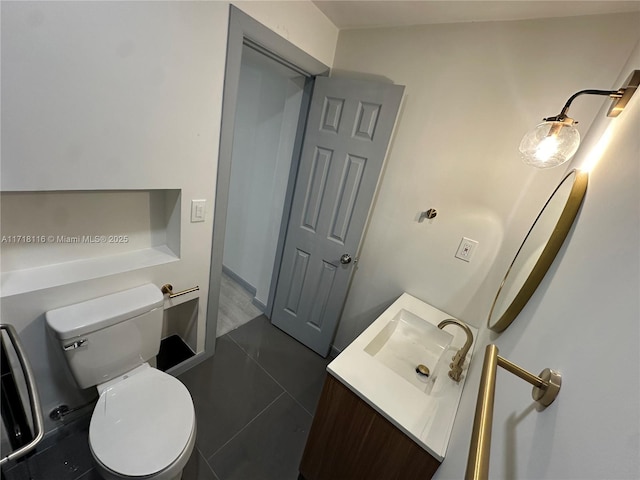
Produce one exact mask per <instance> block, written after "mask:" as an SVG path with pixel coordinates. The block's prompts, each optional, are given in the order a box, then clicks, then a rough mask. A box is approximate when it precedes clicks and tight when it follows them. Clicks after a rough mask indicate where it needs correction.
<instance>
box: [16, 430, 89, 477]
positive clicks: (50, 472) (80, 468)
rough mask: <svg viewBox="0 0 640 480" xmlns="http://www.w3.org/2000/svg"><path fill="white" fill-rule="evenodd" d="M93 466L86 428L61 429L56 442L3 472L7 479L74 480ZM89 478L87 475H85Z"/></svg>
mask: <svg viewBox="0 0 640 480" xmlns="http://www.w3.org/2000/svg"><path fill="white" fill-rule="evenodd" d="M92 468H93V458H92V456H91V452H90V450H89V429H88V425H87V427H86V429H84V428H83V429H80V430H75V431H72V432H68V431H65V430H64V429H61V431H60V432H59V433H58V439H57V442H56V443H55V444H54V445H53V446H51V447H49V448H47V449H46V450H43V451H40V452H38V453H36V454H35V455H32V456H31V457H29V458H27V459H25V460H23V461H21V462H20V463H18V464H17V466H16V467H15V468H13V469H11V470H9V471H7V472H6V475H5V478H6V479H7V480H52V479H55V480H76V479H77V478H79V477H81V476H82V475H83V474H85V473H87V472H88V471H90V470H91V469H92ZM88 478H90V477H88Z"/></svg>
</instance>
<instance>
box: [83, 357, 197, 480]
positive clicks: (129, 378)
mask: <svg viewBox="0 0 640 480" xmlns="http://www.w3.org/2000/svg"><path fill="white" fill-rule="evenodd" d="M99 391H100V392H101V393H100V398H99V399H98V403H97V404H96V407H95V409H94V411H93V415H92V417H91V424H90V426H89V444H90V446H91V450H92V452H93V454H94V456H95V457H96V460H98V461H99V462H100V463H102V465H104V466H105V467H106V468H108V469H109V470H111V471H113V472H115V473H117V474H120V475H122V476H130V477H136V476H138V477H142V476H148V475H153V474H155V473H157V472H160V471H162V470H164V469H165V468H167V467H168V466H170V465H171V464H172V463H173V462H174V461H175V460H176V459H177V458H178V457H179V456H180V454H181V453H182V452H183V451H184V449H185V447H187V445H188V444H189V441H190V439H191V436H192V434H193V431H194V424H195V412H194V409H193V402H192V400H191V395H190V394H189V391H188V390H187V388H186V387H185V386H184V385H183V384H182V383H181V382H180V381H179V380H178V379H176V378H174V377H172V376H171V375H168V374H166V373H163V372H161V371H159V370H156V369H155V368H152V367H150V366H149V365H148V364H145V365H142V366H140V367H137V368H136V369H134V370H133V371H132V372H130V374H128V375H123V376H121V377H120V378H119V379H117V380H116V381H113V380H112V381H110V382H109V383H108V384H106V385H105V388H99Z"/></svg>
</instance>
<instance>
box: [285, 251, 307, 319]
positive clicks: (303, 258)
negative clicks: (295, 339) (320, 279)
mask: <svg viewBox="0 0 640 480" xmlns="http://www.w3.org/2000/svg"><path fill="white" fill-rule="evenodd" d="M309 257H310V255H309V253H307V252H303V251H302V250H298V249H296V252H295V259H294V260H293V273H292V275H291V281H290V282H289V288H288V294H287V303H286V304H285V310H286V311H287V313H290V314H291V315H294V316H295V315H297V313H298V307H299V306H300V297H301V296H302V287H303V285H304V279H305V277H306V276H307V268H308V267H309Z"/></svg>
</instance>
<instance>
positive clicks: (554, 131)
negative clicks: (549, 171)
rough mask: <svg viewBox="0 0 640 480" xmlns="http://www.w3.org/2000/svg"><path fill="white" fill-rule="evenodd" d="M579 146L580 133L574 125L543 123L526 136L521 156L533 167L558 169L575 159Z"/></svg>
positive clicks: (521, 148)
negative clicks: (559, 166) (572, 158)
mask: <svg viewBox="0 0 640 480" xmlns="http://www.w3.org/2000/svg"><path fill="white" fill-rule="evenodd" d="M579 145H580V133H579V132H578V130H576V128H575V127H574V126H573V125H568V124H566V123H562V122H554V121H549V122H543V123H541V124H540V125H538V126H537V127H536V128H534V129H533V130H531V131H530V132H528V133H527V134H526V135H525V136H524V138H523V139H522V141H521V142H520V155H521V157H522V160H523V161H524V163H526V164H527V165H531V166H533V167H537V168H551V167H557V166H558V165H562V164H563V163H564V162H566V161H567V160H569V159H570V158H571V157H573V155H574V154H575V153H576V151H577V150H578V146H579Z"/></svg>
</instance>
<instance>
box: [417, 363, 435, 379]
mask: <svg viewBox="0 0 640 480" xmlns="http://www.w3.org/2000/svg"><path fill="white" fill-rule="evenodd" d="M416 373H417V374H419V375H423V376H425V377H428V376H429V374H430V373H431V372H430V371H429V367H427V366H426V365H423V364H420V365H418V366H417V367H416Z"/></svg>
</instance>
